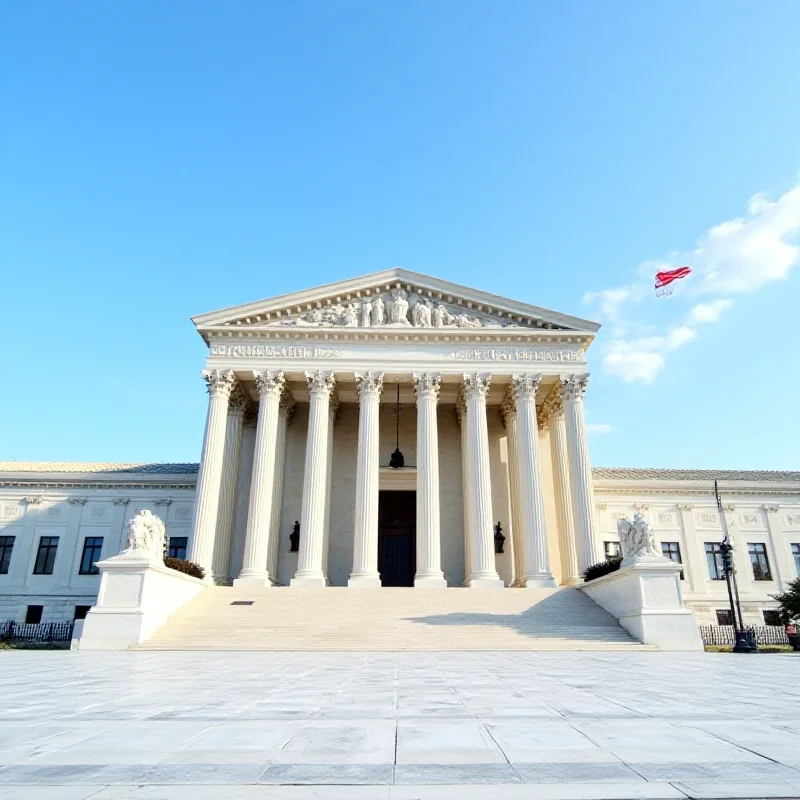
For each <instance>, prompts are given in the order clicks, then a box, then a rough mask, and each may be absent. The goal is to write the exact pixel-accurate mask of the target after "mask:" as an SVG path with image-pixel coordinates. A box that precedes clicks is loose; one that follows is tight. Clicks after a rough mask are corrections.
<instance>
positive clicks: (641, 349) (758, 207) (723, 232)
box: [583, 185, 800, 383]
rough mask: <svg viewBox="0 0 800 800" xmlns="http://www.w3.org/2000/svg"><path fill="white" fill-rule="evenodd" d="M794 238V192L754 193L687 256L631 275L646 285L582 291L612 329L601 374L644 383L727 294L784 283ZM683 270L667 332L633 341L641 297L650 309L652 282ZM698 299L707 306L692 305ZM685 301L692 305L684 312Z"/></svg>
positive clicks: (799, 255) (797, 211)
mask: <svg viewBox="0 0 800 800" xmlns="http://www.w3.org/2000/svg"><path fill="white" fill-rule="evenodd" d="M798 234H800V185H798V186H796V187H794V188H793V189H791V190H790V191H788V192H786V193H785V194H784V195H782V196H781V197H779V198H778V199H777V200H775V201H774V202H771V201H769V200H767V199H766V198H765V197H764V195H761V194H758V195H755V196H754V197H753V198H751V200H750V203H749V205H748V209H747V215H746V216H745V217H740V218H736V219H730V220H727V221H726V222H723V223H721V224H719V225H715V226H714V227H712V228H710V229H709V230H708V231H707V232H706V233H705V234H704V235H703V236H702V237H701V238H700V240H699V241H698V244H697V246H696V247H695V248H694V249H693V250H688V251H684V252H675V253H671V254H670V255H669V257H668V258H665V259H663V260H658V261H648V262H645V263H644V264H641V265H640V266H639V268H638V269H637V270H636V272H637V275H638V276H640V277H642V278H643V279H644V278H646V279H647V280H642V281H641V282H637V283H631V284H626V285H624V286H619V287H617V288H612V289H603V290H601V291H596V292H587V293H586V295H584V298H583V300H584V302H585V303H587V304H596V305H597V306H598V307H599V311H600V314H601V319H603V321H605V322H611V323H612V327H611V331H610V333H611V339H610V341H609V342H608V343H607V344H606V346H605V352H604V354H603V358H602V364H603V368H604V369H605V371H606V372H608V373H609V374H611V375H615V376H618V377H620V378H621V379H622V380H623V381H624V382H626V383H633V382H635V381H644V382H646V383H649V382H651V381H652V380H653V379H654V378H655V376H656V375H657V374H658V372H659V371H660V370H661V369H662V368H663V367H664V364H665V363H666V354H667V353H670V352H673V351H675V350H677V349H678V348H680V347H682V346H683V345H684V344H686V343H687V342H689V341H691V340H692V339H694V338H696V336H697V330H696V326H698V325H706V324H710V323H713V322H717V321H718V320H719V318H720V317H721V316H722V314H723V312H724V311H726V310H727V309H729V308H730V307H731V306H732V305H733V300H732V299H731V297H730V295H737V294H746V293H749V292H755V291H758V290H759V289H761V288H762V287H763V286H765V285H766V284H768V283H771V282H773V281H777V280H782V279H784V278H786V277H787V276H788V274H789V272H790V271H791V269H792V268H793V267H794V266H795V265H796V264H797V263H798V260H799V259H800V247H799V246H798V245H797V244H796V241H795V240H796V237H797V236H798ZM684 264H686V265H688V266H690V267H691V268H692V273H693V274H692V275H690V276H689V278H687V279H685V280H682V281H677V282H676V283H675V284H673V288H674V291H675V295H674V297H672V298H671V299H670V301H669V302H670V303H674V304H675V307H676V309H682V313H681V315H680V316H679V317H678V318H677V319H673V321H672V323H671V324H669V325H667V326H666V332H665V333H663V334H657V335H653V336H647V337H642V336H639V337H632V336H631V335H630V334H631V332H632V331H634V330H638V331H639V332H642V331H643V330H647V328H646V327H645V326H644V325H643V324H642V323H641V321H640V320H637V319H635V317H634V316H633V314H632V313H631V309H632V307H633V306H634V305H636V304H638V303H640V302H642V301H643V300H645V299H646V298H648V297H649V298H651V301H652V302H655V298H654V295H653V293H652V292H653V288H652V282H651V281H650V279H651V278H652V276H654V275H655V273H656V272H658V271H660V270H667V269H674V268H676V267H678V266H683V265H684ZM699 296H705V297H708V298H709V299H708V300H705V301H703V302H699V303H698V302H697V299H699ZM689 297H694V298H696V299H695V305H694V306H693V307H692V308H690V309H688V310H687V309H686V306H685V303H686V298H689ZM656 330H657V329H656Z"/></svg>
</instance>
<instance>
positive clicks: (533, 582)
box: [519, 573, 556, 589]
mask: <svg viewBox="0 0 800 800" xmlns="http://www.w3.org/2000/svg"><path fill="white" fill-rule="evenodd" d="M519 585H520V588H521V589H555V588H556V579H555V578H554V577H553V576H552V575H550V574H549V573H545V574H544V575H542V574H538V575H530V576H528V575H526V576H525V577H524V578H523V579H522V580H521V581H520V584H519Z"/></svg>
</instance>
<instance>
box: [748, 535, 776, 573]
mask: <svg viewBox="0 0 800 800" xmlns="http://www.w3.org/2000/svg"><path fill="white" fill-rule="evenodd" d="M747 552H748V553H750V563H751V564H752V565H753V580H757V581H771V580H772V573H771V572H770V571H769V559H768V558H767V546H766V545H765V544H762V543H761V542H750V543H749V544H748V545H747Z"/></svg>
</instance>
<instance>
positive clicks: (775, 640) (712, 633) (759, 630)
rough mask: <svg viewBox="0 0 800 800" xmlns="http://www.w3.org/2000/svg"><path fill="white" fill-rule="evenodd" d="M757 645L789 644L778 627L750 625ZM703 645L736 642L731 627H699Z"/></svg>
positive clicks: (748, 628) (781, 629)
mask: <svg viewBox="0 0 800 800" xmlns="http://www.w3.org/2000/svg"><path fill="white" fill-rule="evenodd" d="M747 630H748V631H752V632H753V634H754V635H755V637H756V643H757V644H763V645H769V644H789V637H788V636H787V635H786V631H785V630H784V628H782V627H781V626H780V625H751V626H748V627H747ZM700 635H701V636H702V637H703V644H723V645H724V644H730V645H732V644H733V643H734V642H735V641H736V637H735V635H734V629H733V625H700Z"/></svg>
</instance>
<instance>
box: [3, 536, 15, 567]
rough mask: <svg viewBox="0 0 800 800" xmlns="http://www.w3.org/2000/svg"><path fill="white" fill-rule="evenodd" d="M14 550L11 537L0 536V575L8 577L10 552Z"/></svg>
mask: <svg viewBox="0 0 800 800" xmlns="http://www.w3.org/2000/svg"><path fill="white" fill-rule="evenodd" d="M13 549H14V537H13V536H0V575H8V566H9V564H10V563H11V551H12V550H13Z"/></svg>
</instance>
